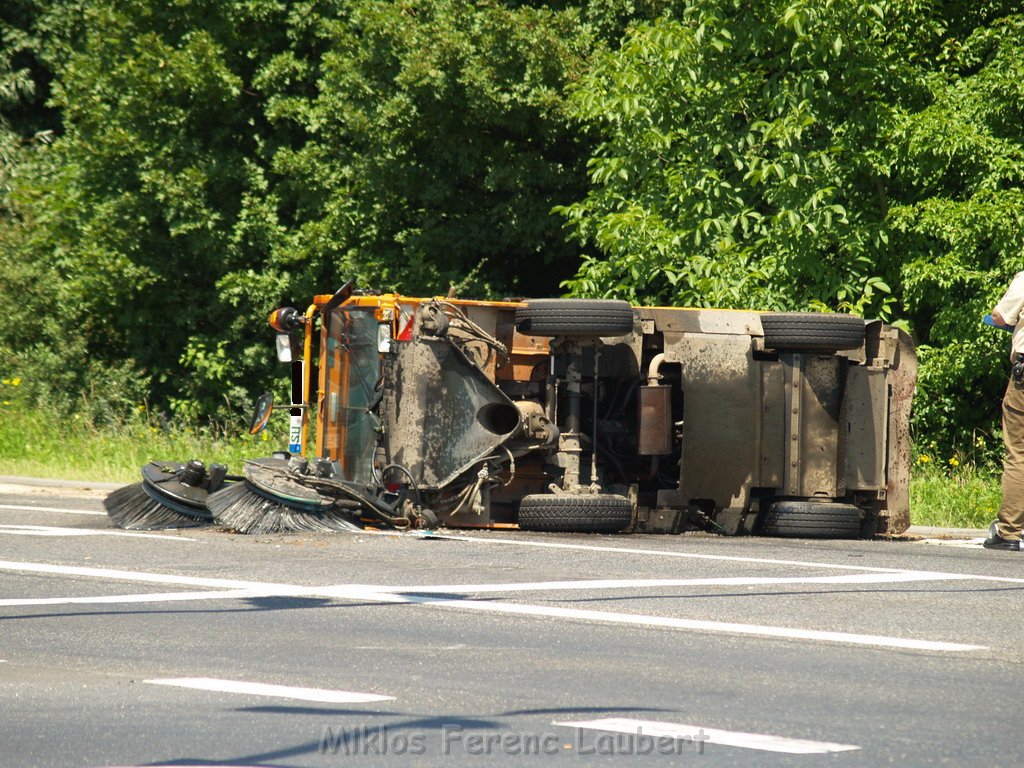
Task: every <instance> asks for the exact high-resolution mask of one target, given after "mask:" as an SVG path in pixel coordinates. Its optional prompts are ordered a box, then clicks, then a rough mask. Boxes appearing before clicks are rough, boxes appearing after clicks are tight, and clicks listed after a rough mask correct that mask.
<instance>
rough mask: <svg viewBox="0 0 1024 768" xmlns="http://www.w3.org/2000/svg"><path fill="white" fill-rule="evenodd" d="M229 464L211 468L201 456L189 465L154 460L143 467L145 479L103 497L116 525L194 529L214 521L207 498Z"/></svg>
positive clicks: (135, 527)
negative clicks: (201, 459) (208, 467)
mask: <svg viewBox="0 0 1024 768" xmlns="http://www.w3.org/2000/svg"><path fill="white" fill-rule="evenodd" d="M226 473H227V467H225V466H224V465H223V464H213V465H211V466H210V469H209V471H207V469H206V465H205V464H203V462H201V461H199V460H198V459H193V460H192V461H190V462H188V463H187V464H179V463H177V462H174V461H151V462H150V463H149V464H146V465H145V466H143V467H142V482H141V483H135V484H134V485H126V486H125V487H124V488H118V489H117V490H116V491H114V492H113V493H111V494H110V495H109V496H107V498H105V499H104V500H103V506H104V508H105V509H106V510H107V514H108V515H109V516H110V519H111V520H113V521H114V525H116V526H118V527H119V528H128V529H131V530H137V531H138V530H141V531H147V530H160V529H164V528H193V527H195V526H198V525H209V524H210V523H211V522H213V518H212V517H211V516H210V513H209V511H208V510H207V509H206V497H207V496H208V495H209V492H210V491H211V490H216V489H217V488H219V487H220V486H221V485H222V484H223V483H224V480H225V478H226V476H227V475H226Z"/></svg>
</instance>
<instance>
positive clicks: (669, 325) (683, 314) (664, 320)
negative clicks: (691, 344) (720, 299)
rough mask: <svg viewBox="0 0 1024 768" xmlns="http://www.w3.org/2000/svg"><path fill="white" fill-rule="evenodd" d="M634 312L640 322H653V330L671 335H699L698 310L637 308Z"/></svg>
mask: <svg viewBox="0 0 1024 768" xmlns="http://www.w3.org/2000/svg"><path fill="white" fill-rule="evenodd" d="M635 311H636V314H637V316H638V317H639V318H640V320H641V321H643V320H653V321H654V328H655V330H658V331H665V332H672V333H700V310H699V309H669V308H664V307H662V308H657V309H655V308H648V307H637V308H636V310H635Z"/></svg>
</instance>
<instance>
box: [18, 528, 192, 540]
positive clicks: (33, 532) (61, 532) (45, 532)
mask: <svg viewBox="0 0 1024 768" xmlns="http://www.w3.org/2000/svg"><path fill="white" fill-rule="evenodd" d="M0 533H6V534H8V535H11V536H129V537H134V538H139V539H166V540H168V541H195V539H190V538H188V537H187V536H166V535H164V534H160V533H137V532H135V531H110V530H106V529H102V528H101V529H93V528H58V527H56V526H52V525H0Z"/></svg>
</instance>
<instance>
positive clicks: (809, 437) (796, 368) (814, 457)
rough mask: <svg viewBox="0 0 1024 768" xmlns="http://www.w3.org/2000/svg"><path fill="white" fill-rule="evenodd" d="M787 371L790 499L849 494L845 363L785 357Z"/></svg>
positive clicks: (825, 358) (787, 491)
mask: <svg viewBox="0 0 1024 768" xmlns="http://www.w3.org/2000/svg"><path fill="white" fill-rule="evenodd" d="M780 359H781V360H782V361H783V365H784V367H785V372H786V376H785V378H786V405H787V413H786V480H785V483H784V491H785V495H787V496H800V497H807V498H810V497H812V496H824V497H827V498H836V497H838V496H841V495H842V494H843V488H844V486H845V482H844V480H845V478H844V477H841V475H845V471H844V470H845V467H842V466H841V465H840V462H839V454H840V445H839V437H840V436H839V410H840V407H841V405H842V398H843V389H844V381H845V375H844V374H845V364H843V363H842V362H841V360H840V358H838V357H836V356H835V355H816V354H786V355H780Z"/></svg>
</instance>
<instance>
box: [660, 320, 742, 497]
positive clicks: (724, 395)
mask: <svg viewBox="0 0 1024 768" xmlns="http://www.w3.org/2000/svg"><path fill="white" fill-rule="evenodd" d="M665 358H666V362H667V363H679V365H680V367H681V370H682V388H683V419H684V423H683V427H682V434H683V459H682V462H681V464H682V478H681V483H680V490H679V493H678V494H677V503H678V504H680V505H685V504H687V503H688V502H689V501H690V500H691V499H711V500H712V501H714V503H715V506H716V507H718V508H723V507H742V508H745V507H747V506H748V505H749V502H750V488H751V484H752V482H753V473H754V468H755V467H756V466H757V465H758V463H759V458H760V444H759V440H758V433H759V429H760V426H759V425H760V409H761V392H760V389H761V375H760V373H759V371H758V370H757V364H756V363H755V362H754V361H753V358H752V354H751V341H750V337H749V336H746V335H743V336H739V335H736V336H726V335H711V334H695V335H689V334H683V335H679V336H675V337H673V338H672V340H671V343H670V340H669V339H668V338H666V343H665ZM659 499H661V495H659Z"/></svg>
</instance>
